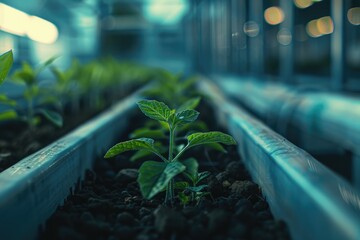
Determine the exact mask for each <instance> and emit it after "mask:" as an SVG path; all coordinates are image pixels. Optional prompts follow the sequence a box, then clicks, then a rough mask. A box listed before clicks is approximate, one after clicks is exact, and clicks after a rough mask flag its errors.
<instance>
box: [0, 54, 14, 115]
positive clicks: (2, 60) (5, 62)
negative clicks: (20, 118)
mask: <svg viewBox="0 0 360 240" xmlns="http://www.w3.org/2000/svg"><path fill="white" fill-rule="evenodd" d="M13 61H14V60H13V53H12V50H10V51H8V52H6V53H4V54H2V55H1V56H0V85H1V84H3V82H4V81H5V79H6V76H7V75H8V73H9V71H10V69H11V66H12V64H13ZM0 103H1V104H3V105H6V106H9V107H10V109H7V110H3V111H2V112H0V121H4V120H11V119H15V118H17V113H16V111H15V110H14V109H13V107H15V106H16V101H14V100H12V99H10V98H9V97H8V96H7V95H6V94H4V93H2V94H0Z"/></svg>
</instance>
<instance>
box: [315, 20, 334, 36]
mask: <svg viewBox="0 0 360 240" xmlns="http://www.w3.org/2000/svg"><path fill="white" fill-rule="evenodd" d="M316 27H317V29H318V31H319V32H320V33H321V34H322V35H325V34H331V33H332V32H333V31H334V23H333V21H332V19H331V17H329V16H327V17H322V18H319V19H318V20H317V21H316Z"/></svg>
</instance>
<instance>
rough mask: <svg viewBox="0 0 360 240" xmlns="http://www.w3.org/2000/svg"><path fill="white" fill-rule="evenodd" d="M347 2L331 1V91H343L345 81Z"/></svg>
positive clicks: (341, 0)
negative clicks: (332, 24)
mask: <svg viewBox="0 0 360 240" xmlns="http://www.w3.org/2000/svg"><path fill="white" fill-rule="evenodd" d="M347 6H349V0H331V18H332V20H333V22H334V32H333V33H332V34H331V77H332V79H331V86H332V89H333V90H342V89H344V83H345V80H346V69H345V66H346V55H345V54H346V53H345V44H346V31H345V23H346V9H347Z"/></svg>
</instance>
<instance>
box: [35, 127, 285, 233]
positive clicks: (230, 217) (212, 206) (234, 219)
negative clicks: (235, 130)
mask: <svg viewBox="0 0 360 240" xmlns="http://www.w3.org/2000/svg"><path fill="white" fill-rule="evenodd" d="M132 123H135V122H132ZM212 129H214V128H212ZM123 140H125V139H123ZM227 150H228V153H227V154H224V153H220V152H215V151H213V150H211V151H209V150H204V148H201V147H199V148H194V150H193V151H194V152H193V153H192V154H195V157H196V158H197V159H198V160H200V159H202V160H201V161H200V171H204V170H207V171H211V172H212V174H211V176H210V177H208V178H207V179H206V180H205V182H204V183H206V184H208V188H207V189H206V191H208V192H210V195H208V196H206V197H203V198H202V199H201V200H199V201H198V202H194V203H192V204H189V205H187V206H182V205H181V204H180V202H179V201H176V202H175V204H174V206H173V207H168V206H165V205H164V204H163V201H164V197H165V194H164V193H161V194H159V195H157V196H156V197H155V198H153V199H151V200H146V199H143V198H142V196H141V193H140V191H139V187H138V184H137V182H136V178H137V170H136V169H137V168H138V166H139V165H140V163H131V162H129V161H128V159H129V156H131V155H128V154H123V155H120V156H117V157H116V158H115V159H108V160H105V159H103V158H99V159H98V161H97V162H96V164H95V168H94V170H93V171H90V170H89V171H88V172H87V173H86V178H85V180H84V182H83V183H82V187H81V188H80V189H79V190H77V191H76V193H75V194H73V195H72V196H69V197H68V199H67V200H66V202H65V204H64V205H63V206H61V207H59V208H58V210H57V211H56V212H55V214H54V215H53V216H52V217H51V218H50V219H49V220H48V221H47V223H46V226H45V228H44V229H43V230H42V231H41V235H40V237H39V239H41V240H45V239H49V240H55V239H79V240H80V239H104V240H113V239H139V240H140V239H141V240H150V239H219V240H220V239H290V236H289V233H288V229H287V227H286V224H285V223H284V222H283V221H278V220H274V218H273V216H272V213H271V211H270V209H269V207H268V204H267V202H266V200H265V199H264V198H263V196H262V194H261V190H260V188H259V186H258V185H256V184H255V183H254V182H252V181H251V179H250V176H249V174H248V172H247V171H246V169H245V168H244V166H243V164H242V163H241V161H240V159H239V156H238V155H237V151H236V147H228V148H227ZM210 156H211V157H210Z"/></svg>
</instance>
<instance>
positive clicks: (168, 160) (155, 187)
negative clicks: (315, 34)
mask: <svg viewBox="0 0 360 240" xmlns="http://www.w3.org/2000/svg"><path fill="white" fill-rule="evenodd" d="M137 104H138V107H139V108H140V110H141V111H142V113H143V114H144V115H146V116H147V117H149V118H150V119H153V120H156V121H158V122H160V123H162V124H164V125H166V126H167V128H168V129H169V138H168V146H167V149H168V156H167V157H166V156H164V154H163V151H162V150H161V149H159V148H158V147H157V145H156V144H154V143H155V141H154V139H152V138H144V137H143V138H137V139H132V140H128V141H125V142H120V143H118V144H116V145H115V146H113V147H111V148H110V149H109V150H108V151H107V153H106V154H105V158H111V157H114V156H116V155H118V154H121V153H123V152H125V151H131V150H137V151H146V152H150V153H152V154H154V155H156V156H157V157H159V158H160V160H162V161H161V162H157V161H145V162H144V163H143V164H142V165H141V167H140V169H139V177H138V183H139V185H140V190H141V192H142V194H143V196H144V197H145V198H148V199H149V198H152V197H154V196H155V195H156V194H158V193H159V192H161V191H163V190H164V189H166V193H167V195H166V199H165V201H166V202H168V201H172V200H173V198H174V179H175V177H176V176H177V175H179V174H180V173H183V174H184V176H186V177H187V178H188V179H190V180H191V182H192V186H191V187H192V188H194V187H197V186H196V185H197V184H198V183H199V182H200V181H201V180H202V179H203V177H202V175H201V174H200V175H199V174H198V172H197V168H198V164H197V162H196V160H195V159H194V158H188V159H185V160H183V159H182V155H183V154H184V153H185V152H186V151H187V150H189V149H190V148H193V147H196V146H199V145H207V144H225V145H232V144H236V142H235V140H234V139H233V138H232V137H231V136H230V135H228V134H225V133H222V132H218V131H211V132H195V133H191V134H188V135H185V137H184V139H186V140H187V143H186V144H185V145H184V146H183V145H177V143H176V141H175V139H176V133H177V129H178V128H180V127H181V126H184V125H187V124H192V123H193V122H194V121H195V120H196V119H197V118H198V116H199V112H197V111H196V110H194V109H191V107H186V106H184V107H183V108H180V111H179V110H175V109H171V108H170V107H168V106H167V105H166V104H165V103H163V102H159V101H156V100H141V101H139V102H138V103H137ZM187 108H189V109H187ZM193 190H194V189H193ZM200 190H201V189H200ZM200 190H199V191H200Z"/></svg>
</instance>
